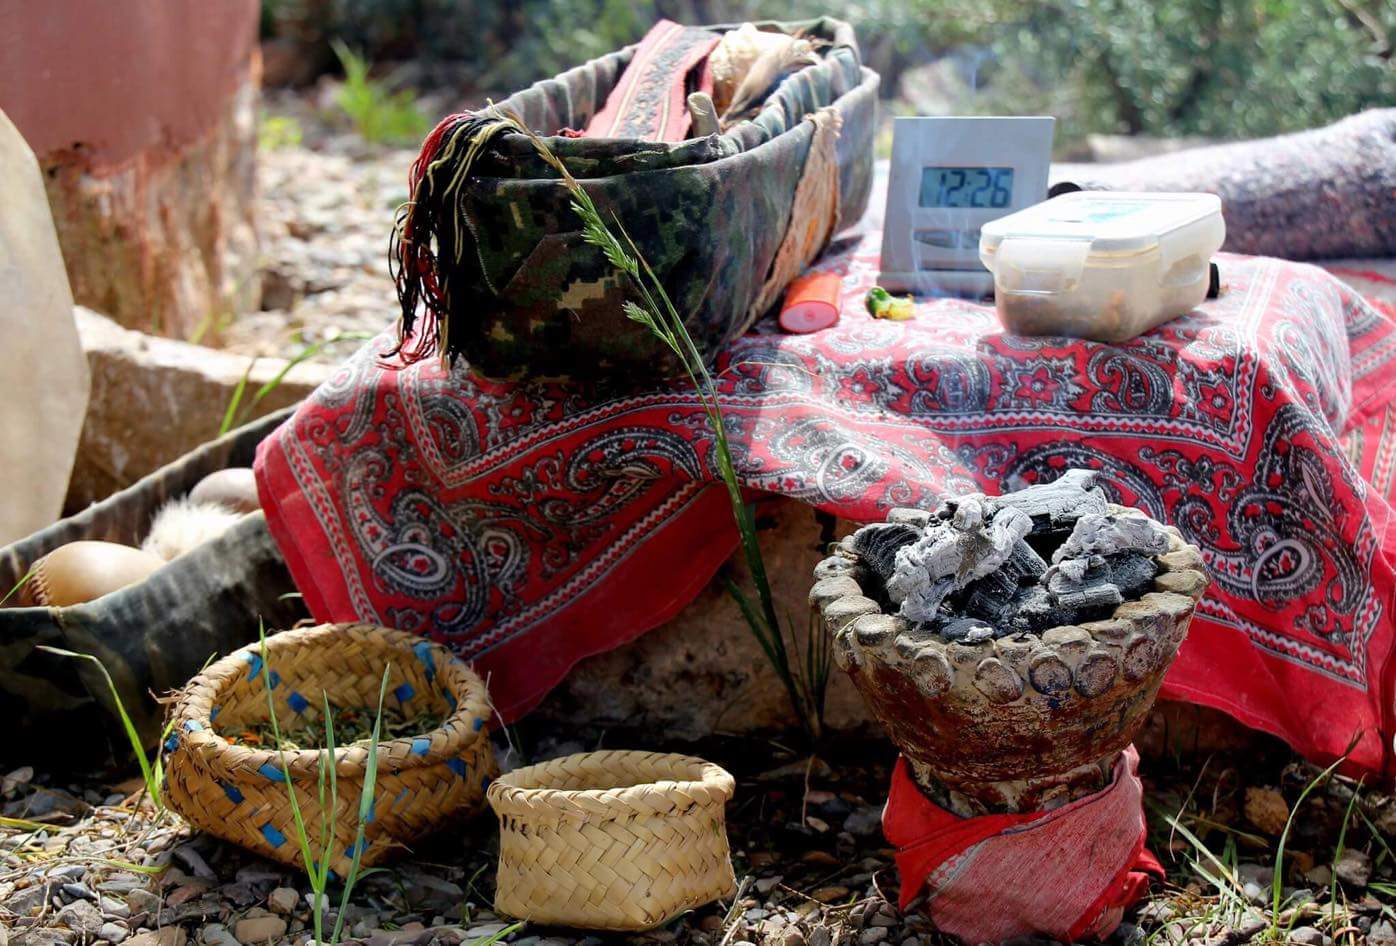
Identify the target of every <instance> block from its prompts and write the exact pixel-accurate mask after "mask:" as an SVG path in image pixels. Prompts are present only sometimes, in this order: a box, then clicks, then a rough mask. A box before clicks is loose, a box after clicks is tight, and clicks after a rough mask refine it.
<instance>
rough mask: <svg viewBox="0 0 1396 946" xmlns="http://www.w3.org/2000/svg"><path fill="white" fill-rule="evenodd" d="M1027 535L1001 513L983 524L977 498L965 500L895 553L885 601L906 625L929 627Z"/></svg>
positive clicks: (1008, 513) (1024, 518)
mask: <svg viewBox="0 0 1396 946" xmlns="http://www.w3.org/2000/svg"><path fill="white" fill-rule="evenodd" d="M1031 529H1032V519H1031V518H1030V517H1029V516H1028V515H1027V514H1026V513H1024V512H1022V511H1021V510H1019V509H1015V508H1012V507H1007V508H1003V509H1000V510H998V511H997V512H995V513H993V514H992V516H990V517H988V518H987V519H986V517H985V509H984V503H983V501H982V498H981V497H978V496H967V497H965V498H964V499H962V500H960V502H959V503H958V504H957V506H956V508H955V510H954V513H953V517H952V518H951V519H950V520H948V521H947V520H945V519H935V520H932V521H931V522H930V523H928V524H927V526H926V530H925V532H924V533H923V534H922V536H921V538H919V539H917V540H916V541H915V542H913V543H912V544H911V545H906V546H903V547H902V548H900V549H898V550H897V555H896V567H895V570H894V571H893V573H892V577H891V578H890V579H888V581H887V597H888V598H889V599H890V600H891V601H892V603H893V604H896V605H899V606H900V608H899V610H898V613H899V614H900V615H901V616H902V617H904V618H906V619H907V620H909V621H926V622H929V621H935V620H937V619H938V618H939V617H940V605H941V602H943V601H944V600H945V598H946V597H947V596H948V595H950V594H951V593H953V592H955V591H958V590H960V589H962V588H964V587H966V586H967V585H969V584H970V583H971V582H973V581H975V580H976V579H979V578H983V577H985V576H986V575H989V574H991V573H993V572H995V571H997V570H998V569H999V568H1000V567H1001V566H1002V565H1003V564H1004V563H1005V562H1007V561H1008V559H1009V558H1010V557H1011V556H1012V555H1013V550H1014V547H1015V546H1016V545H1017V544H1018V541H1019V540H1020V539H1022V538H1023V537H1024V536H1025V535H1027V534H1028V532H1029V531H1030V530H1031Z"/></svg>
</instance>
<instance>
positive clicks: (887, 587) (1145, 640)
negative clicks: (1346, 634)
mask: <svg viewBox="0 0 1396 946" xmlns="http://www.w3.org/2000/svg"><path fill="white" fill-rule="evenodd" d="M1094 480H1095V474H1094V473H1093V472H1089V471H1084V470H1073V471H1070V472H1068V473H1067V474H1066V475H1065V476H1063V477H1062V478H1061V479H1059V480H1057V481H1055V482H1054V483H1051V484H1045V485H1040V486H1033V487H1029V488H1028V489H1025V490H1021V491H1019V492H1016V493H1008V494H1005V495H1004V496H1000V497H986V496H983V495H982V494H972V495H970V496H965V497H960V498H959V499H955V500H948V501H946V502H945V503H942V505H941V506H940V507H939V508H938V509H937V510H936V511H935V512H934V513H928V512H925V511H922V510H915V509H897V510H893V512H892V514H891V515H890V516H889V517H888V521H887V522H885V523H877V524H874V525H870V526H865V527H863V528H862V529H860V530H859V531H858V532H856V533H854V534H853V535H851V536H849V537H847V538H846V539H844V540H843V541H842V542H841V543H840V544H839V546H838V547H837V549H836V551H835V553H834V554H833V555H832V556H831V557H829V558H827V559H825V560H824V561H822V562H820V563H819V565H818V566H816V568H815V571H814V576H815V579H816V582H815V585H814V587H813V589H812V590H811V592H810V602H811V604H812V605H814V606H815V607H818V608H819V609H820V611H821V613H822V615H823V618H824V621H825V624H826V626H827V627H828V630H829V632H830V633H831V634H833V635H834V638H835V647H834V656H835V659H836V660H837V661H838V664H839V666H840V667H842V668H843V669H844V670H845V671H847V672H848V673H849V674H850V676H852V678H853V681H854V683H855V684H856V685H857V687H858V689H859V691H860V692H861V693H862V696H863V699H864V700H865V701H866V702H867V704H868V707H869V708H870V709H871V710H872V712H873V714H874V715H876V716H877V718H878V719H879V720H880V721H881V722H882V724H883V726H885V727H886V729H887V731H888V734H889V735H890V736H891V738H892V741H893V742H894V743H896V744H897V746H898V748H900V749H901V751H902V753H903V755H904V756H905V757H906V759H907V761H908V763H909V764H910V766H911V770H912V774H913V777H914V778H915V780H916V782H917V784H918V785H919V786H920V787H921V788H922V790H923V791H925V792H926V793H927V795H928V796H929V797H931V798H932V799H933V800H934V801H936V802H937V803H938V804H940V805H941V806H942V807H946V808H948V809H949V810H952V811H955V812H956V813H958V814H961V815H964V816H971V815H977V814H984V813H988V812H1005V811H1033V810H1044V809H1048V808H1053V807H1057V806H1059V805H1061V804H1065V803H1066V802H1068V801H1070V800H1072V799H1074V798H1078V797H1081V796H1083V795H1086V794H1090V793H1092V792H1095V791H1098V790H1100V789H1101V788H1103V787H1105V785H1106V784H1107V783H1108V780H1109V778H1110V773H1111V763H1112V762H1113V760H1114V759H1115V757H1116V755H1117V754H1118V753H1119V752H1120V751H1121V750H1122V749H1124V748H1125V747H1126V746H1127V745H1129V743H1130V741H1131V740H1132V739H1133V738H1134V734H1135V732H1136V731H1137V730H1138V729H1139V727H1140V725H1141V724H1142V723H1143V721H1144V718H1145V715H1146V713H1147V712H1148V710H1149V708H1150V707H1151V706H1152V705H1153V702H1154V698H1155V697H1156V696H1157V694H1158V688H1159V685H1160V683H1161V682H1162V680H1163V675H1164V673H1165V672H1166V671H1167V669H1168V667H1169V665H1170V664H1171V663H1172V662H1173V658H1174V656H1175V655H1176V654H1177V651H1178V645H1179V644H1180V643H1181V642H1182V639H1183V636H1184V635H1185V634H1186V633H1187V627H1188V623H1189V621H1190V620H1191V618H1192V613H1193V609H1194V607H1195V605H1196V603H1197V601H1198V600H1199V599H1200V598H1201V597H1202V592H1203V590H1204V589H1205V588H1206V586H1207V577H1206V575H1205V572H1204V571H1203V565H1202V556H1201V553H1200V552H1199V551H1198V550H1197V549H1196V548H1195V547H1194V546H1191V545H1188V544H1187V543H1185V542H1184V541H1183V540H1182V537H1181V536H1180V535H1179V534H1178V532H1177V530H1176V529H1172V528H1167V527H1164V526H1162V525H1160V524H1159V523H1157V522H1155V521H1154V520H1152V519H1149V518H1148V517H1147V516H1144V515H1143V514H1142V513H1140V512H1138V511H1136V510H1130V509H1125V508H1123V507H1120V506H1115V505H1112V504H1110V503H1108V502H1107V501H1106V499H1105V496H1104V494H1103V493H1102V492H1101V491H1100V490H1099V488H1098V487H1096V486H1095V482H1094Z"/></svg>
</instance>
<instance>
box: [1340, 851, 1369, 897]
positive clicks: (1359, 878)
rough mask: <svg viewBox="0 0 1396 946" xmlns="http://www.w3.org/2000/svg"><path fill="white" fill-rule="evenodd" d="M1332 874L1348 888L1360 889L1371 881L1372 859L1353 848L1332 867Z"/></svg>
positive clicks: (1345, 852)
mask: <svg viewBox="0 0 1396 946" xmlns="http://www.w3.org/2000/svg"><path fill="white" fill-rule="evenodd" d="M1333 873H1335V874H1337V875H1338V879H1339V880H1340V881H1342V882H1343V883H1344V884H1346V885H1347V886H1349V887H1357V888H1359V889H1360V888H1362V887H1365V886H1367V882H1368V881H1369V880H1371V879H1372V859H1371V858H1370V857H1368V856H1367V855H1366V854H1363V853H1362V852H1361V851H1359V850H1356V849H1354V848H1348V849H1347V850H1346V851H1344V852H1343V856H1342V857H1340V858H1338V860H1337V863H1335V864H1334V865H1333Z"/></svg>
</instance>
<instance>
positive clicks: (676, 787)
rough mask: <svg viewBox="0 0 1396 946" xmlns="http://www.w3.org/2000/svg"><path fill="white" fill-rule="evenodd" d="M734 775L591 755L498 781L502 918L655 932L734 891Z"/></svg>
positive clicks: (653, 757) (498, 904)
mask: <svg viewBox="0 0 1396 946" xmlns="http://www.w3.org/2000/svg"><path fill="white" fill-rule="evenodd" d="M732 790H733V781H732V776H731V775H729V774H727V772H726V771H724V770H723V769H722V768H720V767H718V766H716V765H713V764H712V763H711V762H704V761H703V760H702V759H695V758H693V757H691V756H683V755H668V754H664V753H658V752H584V753H581V754H578V755H570V756H565V757H563V758H561V759H554V760H553V761H551V762H543V763H540V764H538V765H530V766H528V767H526V768H522V769H516V770H514V771H513V772H510V773H508V774H507V775H504V776H502V777H501V778H500V779H499V780H498V781H496V782H494V783H493V784H492V785H490V789H489V801H490V805H491V806H493V808H494V811H495V814H497V815H498V816H499V875H498V877H497V879H496V884H497V892H496V894H495V900H494V906H495V910H497V911H498V912H500V913H503V914H507V915H509V916H515V917H520V918H522V919H527V920H531V921H533V922H536V923H545V924H549V925H555V926H571V927H580V928H583V929H595V930H645V929H650V928H652V927H655V926H658V925H659V924H661V923H663V922H665V921H666V920H668V919H670V918H671V917H674V916H677V915H678V914H679V913H682V912H683V911H685V910H690V909H692V908H694V907H697V906H701V905H703V904H705V903H709V902H711V901H713V900H716V899H718V898H719V897H725V896H728V895H730V894H731V893H732V892H733V890H734V888H735V886H736V881H735V879H734V877H733V875H732V861H731V857H730V854H729V852H728V849H727V826H726V818H725V813H724V806H725V805H726V803H727V800H728V799H729V798H731V797H732Z"/></svg>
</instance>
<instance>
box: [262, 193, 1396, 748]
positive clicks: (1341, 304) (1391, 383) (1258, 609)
mask: <svg viewBox="0 0 1396 946" xmlns="http://www.w3.org/2000/svg"><path fill="white" fill-rule="evenodd" d="M880 205H881V201H880V199H879V197H878V196H877V195H874V197H873V206H874V207H880ZM879 231H880V228H879V227H878V226H877V225H876V222H873V223H871V224H869V225H867V226H866V227H865V230H864V232H863V233H862V234H861V235H855V237H853V238H849V239H845V240H843V241H841V242H840V243H838V244H836V246H835V247H834V248H833V249H832V251H831V252H830V253H829V254H828V255H827V256H826V258H825V259H824V260H823V261H822V262H821V264H820V266H819V268H821V269H825V270H828V271H832V272H837V273H840V274H842V276H843V286H844V304H843V317H842V320H841V321H840V322H839V324H838V325H836V326H835V327H833V328H830V329H826V330H824V331H820V332H816V333H813V334H809V335H782V334H778V333H777V332H776V330H775V329H774V327H773V326H772V325H771V324H770V323H769V321H768V322H766V323H763V324H762V325H761V326H759V327H758V328H757V329H756V330H755V331H754V332H753V333H751V334H749V335H747V336H745V337H743V338H741V339H739V340H738V341H737V342H735V343H734V344H732V345H731V346H730V350H728V351H727V352H725V353H724V354H723V356H722V358H721V359H720V362H719V366H720V368H721V379H720V397H721V402H722V406H723V409H724V411H725V413H726V416H727V418H728V424H729V427H730V435H731V438H732V440H733V448H734V451H735V452H736V454H737V462H738V464H739V467H740V475H741V477H742V479H743V481H744V482H745V484H746V485H747V486H748V487H750V488H751V489H752V490H753V491H754V493H756V494H759V493H762V492H765V493H777V494H783V495H785V496H790V497H794V498H797V499H800V500H803V501H805V502H807V503H810V504H812V505H814V506H817V507H819V508H821V509H824V510H827V511H829V512H832V513H836V514H838V515H840V516H843V517H846V518H849V519H854V520H875V519H880V518H882V517H883V516H885V515H886V513H887V511H888V510H889V509H891V508H892V507H894V506H908V505H912V506H929V505H933V504H934V503H935V502H936V501H937V499H938V497H940V496H943V495H946V494H949V493H954V492H960V491H966V490H976V489H977V490H983V491H985V492H990V493H996V492H999V491H1002V490H1005V489H1010V488H1015V487H1019V486H1022V485H1026V484H1029V483H1033V482H1040V481H1044V480H1048V479H1051V478H1054V477H1056V476H1058V475H1059V474H1060V473H1061V472H1062V471H1064V470H1066V469H1069V468H1072V467H1090V468H1094V469H1097V470H1099V471H1100V472H1101V474H1102V477H1101V479H1102V480H1103V482H1104V484H1105V488H1106V490H1107V492H1108V493H1109V494H1110V495H1111V498H1112V499H1114V500H1116V501H1118V502H1121V503H1124V504H1126V505H1131V506H1138V507H1140V508H1142V509H1144V510H1146V511H1147V512H1148V513H1149V514H1150V515H1152V516H1154V517H1156V518H1158V519H1160V520H1164V521H1166V522H1169V523H1172V524H1174V525H1176V526H1177V527H1178V528H1179V529H1180V530H1181V531H1182V533H1183V535H1184V536H1185V537H1186V538H1187V539H1188V541H1190V542H1192V543H1194V544H1196V545H1197V546H1199V547H1200V548H1201V549H1202V551H1203V554H1204V556H1205V558H1206V562H1207V565H1208V569H1209V571H1210V573H1211V576H1212V584H1211V587H1210V588H1209V590H1208V592H1207V595H1206V597H1205V598H1204V599H1203V601H1202V602H1201V604H1200V606H1199V608H1198V611H1197V616H1196V619H1195V620H1194V621H1193V623H1192V627H1191V631H1190V633H1189V635H1188V638H1187V640H1186V642H1185V643H1184V645H1183V647H1182V649H1181V652H1180V654H1179V657H1178V659H1177V662H1176V663H1175V665H1174V666H1173V668H1172V670H1171V671H1170V673H1169V675H1168V677H1167V680H1166V681H1165V685H1164V690H1163V693H1164V695H1165V696H1166V697H1171V698H1175V699H1185V700H1191V701H1194V702H1197V703H1202V704H1206V705H1209V706H1213V707H1217V708H1220V709H1222V710H1224V711H1226V712H1228V713H1230V714H1231V715H1233V716H1235V717H1236V718H1238V719H1240V720H1241V721H1242V722H1244V723H1246V724H1249V725H1251V726H1254V727H1257V728H1260V729H1263V730H1266V731H1269V732H1271V733H1275V734H1277V735H1279V736H1281V737H1283V738H1284V739H1286V740H1287V741H1288V742H1289V743H1290V744H1291V745H1293V746H1294V747H1295V748H1296V749H1297V750H1299V751H1300V752H1302V753H1304V754H1305V755H1307V756H1309V757H1311V758H1313V759H1316V760H1326V759H1331V758H1336V757H1337V756H1338V755H1339V754H1341V753H1342V752H1343V750H1344V749H1345V748H1346V747H1347V746H1348V744H1349V742H1350V741H1351V740H1352V739H1353V738H1354V736H1356V737H1357V742H1356V745H1355V746H1354V748H1353V753H1352V762H1351V764H1352V765H1353V766H1354V767H1356V768H1360V769H1363V770H1366V771H1369V772H1381V771H1383V770H1385V771H1389V770H1390V769H1389V767H1390V765H1391V756H1390V746H1391V737H1392V735H1393V733H1396V725H1393V693H1394V692H1396V686H1394V685H1393V684H1394V683H1396V681H1393V676H1396V661H1393V658H1392V649H1393V640H1394V639H1396V635H1394V634H1393V619H1392V606H1393V603H1392V600H1391V599H1392V589H1393V581H1392V564H1391V557H1392V553H1393V551H1396V534H1393V520H1392V515H1391V511H1392V496H1393V483H1396V410H1394V409H1393V407H1394V406H1396V371H1394V370H1393V367H1392V362H1393V358H1396V321H1394V320H1393V317H1392V315H1391V314H1390V313H1389V312H1384V311H1383V310H1382V309H1381V308H1379V307H1377V306H1374V305H1372V304H1369V303H1368V302H1367V301H1366V300H1364V299H1363V298H1362V297H1360V296H1359V295H1357V294H1356V293H1355V292H1353V291H1352V290H1350V289H1349V288H1347V287H1346V286H1345V285H1344V284H1343V283H1342V282H1339V281H1338V280H1337V279H1335V278H1333V277H1332V276H1330V275H1329V274H1327V273H1325V272H1324V271H1322V270H1320V269H1318V268H1315V267H1313V266H1307V265H1300V264H1292V263H1286V262H1281V261H1278V260H1273V259H1264V258H1242V257H1235V256H1222V257H1221V258H1220V265H1221V271H1222V276H1223V282H1224V291H1223V293H1222V295H1221V296H1220V298H1218V299H1216V300H1213V301H1209V302H1207V303H1205V304H1203V305H1202V306H1200V307H1199V308H1198V309H1197V310H1195V311H1194V312H1192V313H1190V314H1189V315H1187V316H1185V317H1183V318H1181V319H1178V320H1176V321H1173V322H1170V323H1168V324H1167V325H1164V326H1162V327H1160V328H1159V329H1158V330H1156V331H1154V332H1152V333H1150V334H1148V335H1146V336H1144V337H1142V338H1139V339H1136V340H1134V341H1131V342H1129V343H1126V344H1123V345H1102V344H1096V343H1092V342H1082V341H1075V340H1070V339H1063V338H1028V337H1020V336H1014V335H1008V334H1005V333H1004V332H1003V331H1002V329H1001V327H1000V326H999V323H998V321H997V319H996V318H995V315H994V311H993V308H992V307H990V306H984V305H979V304H974V303H969V302H964V301H959V300H926V301H923V302H921V303H920V304H919V305H918V307H917V317H916V319H915V320H913V321H910V322H886V321H878V320H874V319H872V318H870V317H869V316H868V315H867V314H866V313H865V311H864V309H863V306H862V304H861V299H862V296H863V293H864V292H865V291H866V290H867V289H868V288H869V287H870V286H871V285H872V284H873V281H874V279H875V277H876V272H877V258H878V249H879V247H878V234H879ZM636 330H637V331H641V329H639V328H638V327H637V329H636ZM391 343H392V339H391V338H390V336H389V334H385V335H384V336H382V337H380V338H378V339H377V340H375V341H373V342H370V343H369V344H368V345H367V346H366V347H365V348H364V349H363V350H361V351H360V352H359V353H358V354H357V355H356V356H355V357H354V358H352V359H351V360H350V361H349V362H348V363H347V364H346V365H345V366H344V367H343V368H342V369H341V370H340V371H339V372H338V373H337V375H336V376H335V377H334V378H333V379H332V380H331V381H329V382H328V383H326V384H325V385H323V386H322V387H321V388H320V389H319V390H318V391H316V392H315V393H314V395H313V396H312V397H311V398H310V399H309V400H308V401H307V402H306V403H305V404H304V405H302V407H301V408H300V410H299V411H298V412H297V413H296V414H295V415H294V417H293V418H292V419H291V420H289V421H288V422H287V423H286V424H285V425H284V426H283V427H282V428H281V429H280V431H279V432H278V433H277V434H276V435H275V436H274V437H271V438H269V439H268V440H267V441H265V442H264V443H263V444H262V448H261V450H260V453H259V456H258V460H257V475H258V482H259V488H260V491H261V496H262V501H263V506H264V508H265V510H266V513H267V520H268V523H269V524H270V527H271V530H272V534H273V535H274V536H275V538H276V540H277V542H278V544H279V545H280V547H281V549H282V551H283V553H284V554H285V556H286V558H287V561H288V562H289V564H290V568H291V571H292V574H293V576H294V577H295V580H296V583H297V584H298V585H299V587H300V588H301V590H302V591H303V592H304V594H305V600H306V602H307V604H308V606H309V608H310V610H311V612H312V614H314V615H315V617H316V618H317V619H320V620H325V621H350V620H366V621H376V622H380V623H383V624H387V625H391V626H395V627H400V628H405V629H409V630H412V631H416V632H418V633H421V634H425V635H429V636H431V637H432V638H434V639H435V640H438V641H441V642H443V643H445V644H448V645H450V646H451V647H452V648H454V649H455V651H456V652H457V653H458V654H460V655H461V656H462V657H463V658H465V659H468V660H470V661H473V662H474V663H475V665H476V667H477V668H478V669H479V670H480V671H481V672H482V673H484V674H486V675H487V676H488V678H489V680H490V687H491V691H492V693H493V696H494V700H495V703H496V705H497V706H498V708H499V710H500V711H501V712H502V714H503V715H504V716H505V717H506V718H513V717H517V716H519V715H520V714H522V713H524V712H525V711H527V710H528V709H529V708H531V707H532V706H534V705H535V704H536V703H537V702H538V701H539V700H540V699H542V697H543V696H544V695H545V694H546V693H547V692H548V690H549V689H550V688H551V687H552V686H554V685H555V684H556V683H558V682H559V681H560V680H561V679H562V678H563V677H564V676H565V675H566V673H567V672H568V670H569V669H570V668H571V667H572V665H573V664H574V663H576V662H577V661H578V660H580V659H582V658H583V657H586V656H589V655H591V654H595V653H599V652H601V651H605V650H608V649H611V648H614V647H617V646H619V645H621V644H623V643H625V642H627V641H629V640H631V639H633V638H635V637H636V636H638V635H639V634H641V633H643V632H644V631H646V630H648V629H649V628H652V627H654V626H656V625H658V624H660V623H662V622H663V621H665V620H667V619H668V618H670V617H672V616H673V615H674V614H675V613H676V612H678V611H679V609H681V608H682V607H683V606H684V605H685V604H686V603H687V602H688V601H690V600H691V599H692V598H693V597H694V596H695V595H696V594H697V592H698V591H699V589H700V588H701V587H702V586H703V585H704V584H705V583H706V582H707V581H708V580H709V578H710V577H711V576H712V575H713V574H714V572H715V571H716V569H717V568H718V567H719V565H720V564H721V563H722V562H723V561H724V560H725V558H726V557H727V556H728V554H729V553H730V552H731V551H732V550H733V549H734V548H735V545H736V538H735V532H734V530H733V528H732V526H731V523H730V514H729V511H728V508H727V499H726V497H725V496H724V495H723V492H722V490H721V489H720V488H719V487H716V486H715V485H714V484H715V482H716V480H717V476H716V472H715V467H714V457H713V450H712V437H711V434H710V432H709V429H708V426H707V420H706V419H705V417H704V415H703V412H702V410H701V409H700V406H699V404H698V401H697V399H696V398H695V396H694V395H693V393H692V392H691V391H688V390H684V389H682V388H679V387H672V388H665V389H662V390H653V391H647V392H642V393H638V394H628V395H625V396H616V397H609V398H593V397H588V396H586V395H585V394H583V393H581V392H579V391H577V390H575V389H571V388H568V387H566V386H563V385H560V384H556V383H541V382H534V383H510V384H505V383H493V382H487V381H483V380H479V379H476V378H473V377H471V376H470V374H469V373H468V370H467V369H466V368H465V367H464V366H463V365H458V366H457V367H456V368H455V369H454V370H453V371H451V372H450V373H443V372H442V370H441V369H440V367H439V366H438V365H437V364H436V363H435V362H432V363H425V362H424V363H421V364H418V365H416V366H414V367H412V368H411V369H408V370H401V371H398V370H386V369H383V368H381V367H380V366H379V364H378V359H379V357H380V355H381V354H382V353H383V352H385V351H386V350H387V349H388V348H389V347H391Z"/></svg>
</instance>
